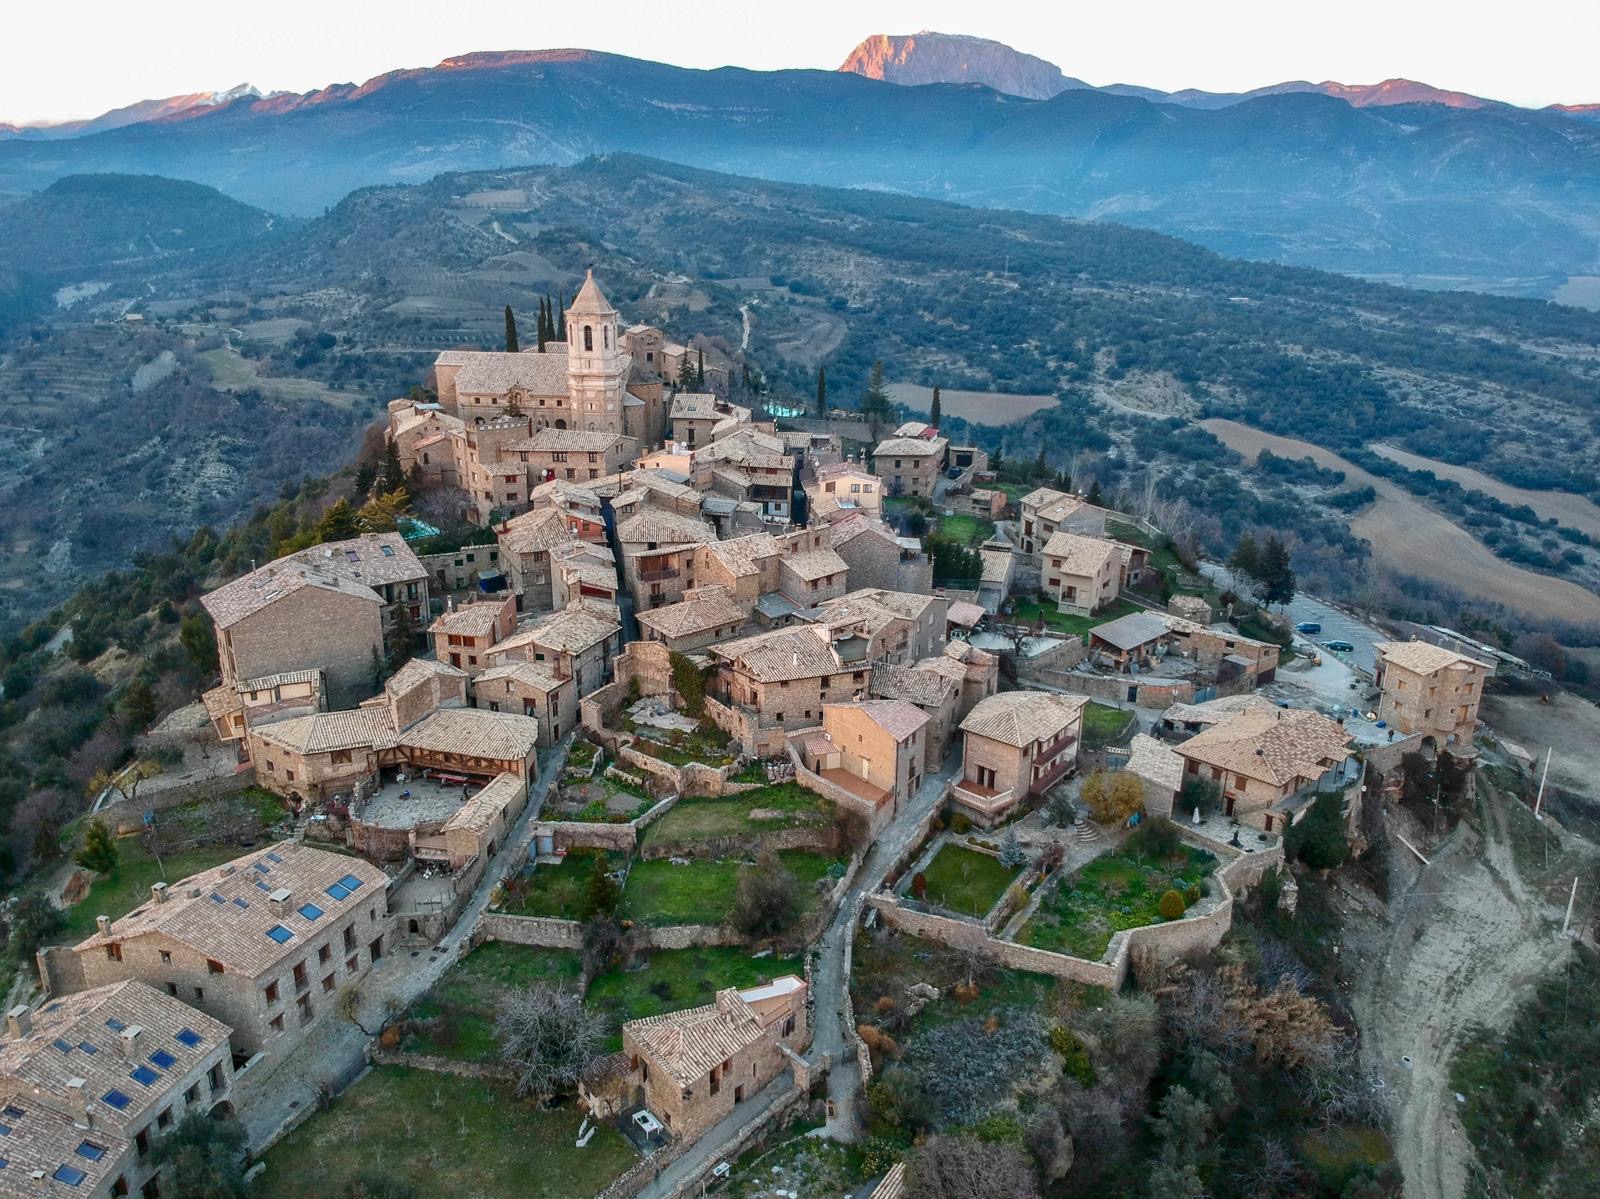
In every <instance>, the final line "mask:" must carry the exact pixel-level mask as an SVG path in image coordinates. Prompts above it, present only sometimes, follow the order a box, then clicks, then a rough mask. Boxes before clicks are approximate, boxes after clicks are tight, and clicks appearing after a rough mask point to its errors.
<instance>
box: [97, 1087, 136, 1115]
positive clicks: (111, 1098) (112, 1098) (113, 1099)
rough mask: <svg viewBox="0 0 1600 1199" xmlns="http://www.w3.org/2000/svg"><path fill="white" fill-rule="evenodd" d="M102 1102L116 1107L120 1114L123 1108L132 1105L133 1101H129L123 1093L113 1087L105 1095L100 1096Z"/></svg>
mask: <svg viewBox="0 0 1600 1199" xmlns="http://www.w3.org/2000/svg"><path fill="white" fill-rule="evenodd" d="M100 1102H101V1103H104V1104H107V1105H109V1106H111V1107H114V1108H116V1109H117V1110H118V1111H119V1112H120V1111H121V1110H122V1109H123V1108H125V1107H127V1106H128V1104H130V1103H132V1102H133V1100H131V1099H129V1098H128V1097H127V1096H126V1095H124V1094H123V1093H122V1092H121V1091H119V1090H117V1089H116V1088H115V1087H113V1088H111V1090H109V1091H107V1092H106V1093H105V1094H104V1095H102V1096H100Z"/></svg>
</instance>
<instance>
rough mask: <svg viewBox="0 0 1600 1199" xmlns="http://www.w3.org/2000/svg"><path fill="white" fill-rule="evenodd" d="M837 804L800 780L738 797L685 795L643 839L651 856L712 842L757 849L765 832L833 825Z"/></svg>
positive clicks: (695, 848)
mask: <svg viewBox="0 0 1600 1199" xmlns="http://www.w3.org/2000/svg"><path fill="white" fill-rule="evenodd" d="M833 819H834V811H833V805H832V804H830V803H829V802H828V801H827V800H825V799H823V798H822V797H821V796H820V795H818V794H816V793H815V792H814V791H808V790H806V789H805V788H804V787H801V786H799V785H798V784H796V783H774V784H771V785H770V786H766V787H757V788H755V789H753V790H750V791H742V792H740V793H739V794H737V795H723V796H717V797H706V798H690V797H686V798H684V799H680V800H679V801H678V802H677V804H675V805H674V806H673V808H672V810H671V811H670V812H667V813H666V814H665V815H664V816H662V817H661V818H660V819H659V820H656V821H654V822H653V823H652V824H651V825H650V827H649V828H648V829H646V830H645V831H644V832H643V833H642V834H641V837H640V846H641V848H646V849H648V850H649V851H650V856H659V855H661V854H667V853H672V854H683V855H689V854H693V853H696V852H704V851H705V850H706V848H707V847H708V846H713V845H718V846H720V845H731V844H741V843H742V844H744V845H746V846H747V848H749V849H751V850H754V849H755V848H756V847H757V846H758V845H759V843H760V840H761V837H762V835H763V834H764V833H768V832H775V831H777V830H780V829H793V828H802V827H806V826H815V827H818V828H821V827H824V826H826V825H829V824H832V822H833Z"/></svg>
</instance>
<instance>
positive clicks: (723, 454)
mask: <svg viewBox="0 0 1600 1199" xmlns="http://www.w3.org/2000/svg"><path fill="white" fill-rule="evenodd" d="M692 458H693V470H694V474H695V478H696V481H697V483H698V484H699V485H700V486H702V487H706V488H709V489H710V490H712V491H715V492H717V493H718V494H720V495H726V496H729V497H730V498H732V499H736V500H748V501H750V502H752V503H755V504H759V505H760V506H761V513H762V515H763V516H765V517H768V518H770V519H772V520H775V521H781V522H783V523H787V522H788V520H789V515H790V508H791V505H792V503H793V500H794V484H795V470H796V468H795V459H794V458H793V457H791V456H790V455H789V453H788V449H787V447H786V446H785V445H784V442H783V439H782V438H780V437H778V436H777V435H775V434H770V433H763V432H761V431H760V430H758V429H756V428H754V427H752V426H748V425H747V426H744V427H741V428H739V429H735V430H734V431H733V432H732V433H729V434H727V435H726V436H723V437H719V438H718V439H717V440H715V441H713V442H712V443H711V444H710V445H707V446H702V447H701V448H700V449H697V450H694V451H693V454H692Z"/></svg>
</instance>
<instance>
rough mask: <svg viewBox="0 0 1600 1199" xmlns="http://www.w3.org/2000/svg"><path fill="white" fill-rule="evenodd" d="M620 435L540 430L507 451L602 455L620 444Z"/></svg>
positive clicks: (592, 431) (575, 430) (578, 430)
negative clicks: (568, 452) (564, 451)
mask: <svg viewBox="0 0 1600 1199" xmlns="http://www.w3.org/2000/svg"><path fill="white" fill-rule="evenodd" d="M621 441H622V435H621V434H620V433H605V432H602V431H600V430H595V429H540V430H539V431H538V432H537V433H535V434H534V435H533V436H532V437H526V438H523V439H522V440H521V441H514V442H512V443H511V444H510V445H508V446H506V447H505V448H506V449H507V450H512V451H517V450H526V451H528V452H530V453H549V452H552V451H562V450H566V451H570V452H576V453H584V452H587V453H591V454H598V453H604V452H605V451H606V450H609V449H611V448H613V447H614V446H616V445H618V444H620V443H621Z"/></svg>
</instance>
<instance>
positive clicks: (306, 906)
mask: <svg viewBox="0 0 1600 1199" xmlns="http://www.w3.org/2000/svg"><path fill="white" fill-rule="evenodd" d="M299 912H300V914H301V915H302V916H304V917H305V918H306V919H307V920H320V919H322V909H321V908H319V907H318V906H317V905H316V904H314V903H303V904H301V905H300V907H299Z"/></svg>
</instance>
